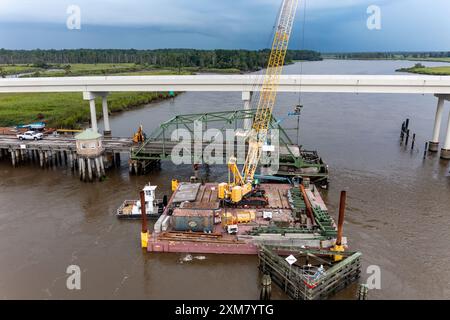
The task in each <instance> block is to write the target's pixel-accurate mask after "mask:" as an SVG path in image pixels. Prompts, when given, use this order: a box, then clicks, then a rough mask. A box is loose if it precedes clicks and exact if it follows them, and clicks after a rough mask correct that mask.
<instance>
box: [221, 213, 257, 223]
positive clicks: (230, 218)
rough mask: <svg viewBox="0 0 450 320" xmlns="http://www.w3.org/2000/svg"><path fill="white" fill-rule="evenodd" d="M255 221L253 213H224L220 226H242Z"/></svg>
mask: <svg viewBox="0 0 450 320" xmlns="http://www.w3.org/2000/svg"><path fill="white" fill-rule="evenodd" d="M255 219H256V214H255V212H254V211H247V212H242V213H237V214H236V215H233V214H231V213H229V212H226V213H224V214H223V215H222V225H223V226H229V225H233V224H243V223H250V222H252V221H254V220H255Z"/></svg>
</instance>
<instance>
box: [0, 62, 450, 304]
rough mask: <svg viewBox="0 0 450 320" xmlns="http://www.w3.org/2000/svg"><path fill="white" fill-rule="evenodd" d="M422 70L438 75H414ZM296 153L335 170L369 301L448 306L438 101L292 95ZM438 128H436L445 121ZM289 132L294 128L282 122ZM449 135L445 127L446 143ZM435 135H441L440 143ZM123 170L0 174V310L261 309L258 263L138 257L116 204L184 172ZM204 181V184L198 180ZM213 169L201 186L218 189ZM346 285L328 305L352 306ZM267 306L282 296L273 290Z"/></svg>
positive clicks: (350, 66)
mask: <svg viewBox="0 0 450 320" xmlns="http://www.w3.org/2000/svg"><path fill="white" fill-rule="evenodd" d="M413 63H414V62H408V61H356V60H355V61H338V60H325V61H320V62H304V63H302V64H300V63H296V64H293V65H289V66H287V67H286V68H285V72H286V73H293V74H294V73H300V72H301V70H302V72H303V73H304V74H395V72H394V70H395V69H397V68H401V67H408V66H411V65H412V64H413ZM423 64H425V65H427V66H434V65H442V64H443V63H432V62H423ZM301 98H302V103H303V104H304V108H303V111H302V115H301V124H300V125H301V128H300V142H301V144H303V145H304V146H305V148H306V149H317V150H318V151H319V154H320V155H321V156H322V157H323V159H324V160H325V161H326V162H327V163H328V165H329V167H330V179H331V183H330V188H329V190H328V191H324V192H323V197H324V199H325V201H326V202H327V204H328V207H329V210H330V212H331V214H332V215H333V216H334V217H336V216H337V208H338V201H339V192H340V191H341V190H347V193H348V199H347V205H348V209H347V212H346V223H345V225H344V234H345V235H346V236H347V237H348V239H349V243H350V246H351V249H354V250H359V251H361V252H362V253H363V270H362V277H361V281H365V280H366V279H367V278H368V276H369V274H368V273H367V272H366V270H367V267H368V266H370V265H376V266H379V267H380V270H381V289H379V290H378V289H373V290H370V292H369V299H394V298H397V299H408V298H411V299H438V298H447V299H449V298H450V286H449V284H450V267H449V262H450V250H448V245H449V244H450V233H449V230H450V196H449V195H450V175H449V162H448V161H442V160H440V159H439V157H438V155H434V154H431V155H428V156H427V158H426V159H425V160H423V159H422V154H423V148H424V144H425V142H426V141H428V140H429V138H430V136H431V132H432V126H433V121H434V114H435V109H436V103H437V101H436V98H434V97H433V96H420V95H403V94H398V95H394V94H377V95H375V94H310V93H303V94H302V95H301ZM298 100H299V94H296V93H290V94H288V93H281V94H279V99H278V101H277V106H276V108H275V116H277V117H278V118H283V117H284V116H285V115H286V114H287V113H288V112H289V111H291V110H292V108H293V106H295V104H297V103H298ZM235 108H242V101H241V95H240V93H211V92H209V93H194V92H188V93H183V94H181V95H179V96H178V97H176V98H175V99H174V101H162V102H158V103H153V104H150V105H146V106H143V107H142V108H139V109H135V110H132V111H127V112H124V113H120V114H117V115H114V116H112V117H111V127H112V131H113V134H114V135H117V136H131V135H132V133H133V132H134V131H135V130H136V129H137V127H138V125H139V124H143V126H144V130H145V131H146V132H148V133H149V132H150V131H152V130H153V129H154V128H155V127H156V126H157V125H159V124H160V123H161V122H162V121H165V120H168V119H169V118H170V117H172V116H174V115H176V114H183V113H194V112H195V113H198V112H209V111H221V110H232V109H235ZM407 117H408V118H410V119H411V122H410V128H411V131H412V132H415V133H416V135H417V142H416V145H417V148H416V149H415V150H414V151H410V150H409V148H408V149H405V148H404V147H402V146H400V145H399V133H400V125H401V123H402V121H403V120H404V119H405V118H407ZM446 118H447V117H446V116H444V119H446ZM283 126H285V127H289V126H291V127H293V126H295V121H294V120H291V119H290V118H288V119H286V120H285V121H284V122H283ZM445 127H446V125H445V123H443V125H442V131H444V129H445ZM441 136H443V135H441ZM126 161H127V159H125V158H122V167H121V168H120V169H117V170H113V171H110V172H108V179H107V180H106V181H104V182H101V183H92V184H89V183H83V182H80V181H79V179H78V178H77V176H74V175H73V174H72V173H71V172H70V170H67V169H65V168H62V167H58V168H52V169H44V170H42V169H40V168H39V167H37V166H35V165H31V164H30V165H22V166H20V167H18V168H12V167H11V164H10V162H8V161H6V160H5V161H1V162H0V298H4V299H15V298H25V299H30V298H37V299H80V298H86V299H89V298H98V299H103V298H105V299H114V298H123V299H133V298H136V299H171V298H172V299H221V298H224V299H227V298H235V299H257V298H258V296H259V281H260V278H259V273H258V269H257V258H256V257H251V256H250V257H249V256H220V255H207V256H206V259H205V260H197V259H194V260H193V261H191V262H182V260H181V259H182V258H183V256H184V255H182V254H148V253H145V252H143V251H142V250H141V249H140V246H139V245H140V243H139V232H140V224H139V222H137V221H119V220H117V219H116V217H115V216H114V214H115V210H116V208H117V207H118V206H119V205H120V204H121V202H122V201H123V200H124V199H134V198H136V197H137V194H138V192H139V190H140V189H141V188H142V186H143V185H144V184H145V183H147V182H151V183H152V184H156V185H158V189H157V192H158V193H159V194H160V195H162V194H165V193H169V190H170V180H171V179H172V178H174V177H175V178H178V179H179V180H188V179H189V176H190V175H191V174H192V170H191V168H190V167H189V166H183V167H176V166H174V165H173V164H170V163H163V165H162V169H161V170H160V171H154V172H151V173H149V174H148V175H146V176H130V175H129V174H128V167H127V165H126ZM201 172H202V173H203V174H204V172H203V171H201ZM225 173H226V171H225V168H223V167H212V169H211V173H210V176H209V177H210V179H216V178H221V177H224V176H225ZM72 264H75V265H78V266H80V268H81V270H82V276H81V290H68V289H67V288H66V278H67V274H66V268H67V267H68V266H69V265H72ZM355 287H356V286H355V285H354V286H352V287H350V288H348V289H346V290H344V291H342V292H341V293H339V294H337V295H336V296H335V297H334V298H340V299H353V298H354V290H355ZM274 298H275V299H283V298H285V296H284V295H283V294H282V292H281V291H280V290H279V289H275V290H274Z"/></svg>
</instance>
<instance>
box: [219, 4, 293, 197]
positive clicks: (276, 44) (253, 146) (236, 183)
mask: <svg viewBox="0 0 450 320" xmlns="http://www.w3.org/2000/svg"><path fill="white" fill-rule="evenodd" d="M297 5H298V0H283V3H282V5H281V10H280V15H279V17H278V21H277V24H276V29H275V35H274V39H273V42H272V48H271V52H270V57H269V62H268V64H267V69H266V73H265V75H264V80H263V84H262V87H261V89H260V91H261V92H260V95H259V100H258V107H257V111H256V114H255V118H254V120H253V124H252V130H251V132H250V136H249V149H248V153H247V157H246V160H245V164H244V168H243V171H242V175H241V173H240V172H239V170H238V169H237V165H236V158H234V157H232V158H230V160H229V162H228V168H229V171H230V175H231V174H232V175H233V179H231V177H230V179H229V182H228V183H221V184H219V198H221V199H230V200H231V202H233V203H238V202H239V201H241V200H242V198H243V197H244V196H245V195H246V194H248V193H249V192H250V191H252V183H253V179H254V175H255V172H256V168H257V166H258V163H259V160H260V158H261V153H262V146H263V144H264V143H265V141H266V138H267V131H268V127H269V123H270V120H271V117H272V110H273V107H274V105H275V100H276V96H277V91H278V85H279V83H280V76H281V73H282V70H283V65H284V61H285V58H286V52H287V49H288V44H289V38H290V36H291V32H292V26H293V23H294V18H295V13H296V11H297Z"/></svg>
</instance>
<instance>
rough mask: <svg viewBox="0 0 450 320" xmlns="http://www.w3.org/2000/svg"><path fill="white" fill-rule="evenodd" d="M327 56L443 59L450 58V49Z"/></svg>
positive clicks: (331, 56) (334, 54) (332, 56)
mask: <svg viewBox="0 0 450 320" xmlns="http://www.w3.org/2000/svg"><path fill="white" fill-rule="evenodd" d="M323 56H324V57H325V58H327V57H328V58H336V59H410V58H413V59H430V58H431V59H442V58H450V51H441V52H354V53H328V54H323Z"/></svg>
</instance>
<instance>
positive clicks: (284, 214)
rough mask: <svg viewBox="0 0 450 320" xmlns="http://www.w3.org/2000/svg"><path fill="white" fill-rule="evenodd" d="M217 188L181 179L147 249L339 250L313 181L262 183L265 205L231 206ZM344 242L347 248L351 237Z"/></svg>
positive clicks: (233, 251) (232, 251)
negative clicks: (269, 248) (264, 246)
mask: <svg viewBox="0 0 450 320" xmlns="http://www.w3.org/2000/svg"><path fill="white" fill-rule="evenodd" d="M217 188H218V184H217V183H206V184H200V183H179V184H178V185H177V188H176V189H175V191H174V193H173V194H172V196H171V199H170V200H169V202H168V204H167V206H166V207H165V210H164V213H163V214H162V215H161V216H160V217H159V218H158V220H157V221H156V223H155V224H154V228H153V231H152V232H150V233H151V234H149V235H148V241H147V242H146V246H147V251H149V252H178V253H217V254H255V255H257V254H258V252H259V251H258V250H259V249H258V248H259V246H261V245H272V246H273V245H276V246H283V247H290V248H308V249H317V250H332V249H334V247H335V244H336V238H337V226H336V224H335V222H334V221H333V219H332V218H331V217H330V216H329V215H328V211H327V208H326V206H325V203H324V202H323V200H322V198H321V196H320V193H319V191H318V189H317V187H315V185H314V184H310V183H309V180H308V179H305V180H304V181H303V182H302V184H301V185H300V186H293V185H291V184H261V185H260V188H261V189H263V190H264V191H265V194H266V196H267V199H268V204H267V205H266V206H264V207H257V206H243V207H229V206H226V205H224V204H223V203H222V202H221V201H220V199H218V197H217V192H218V191H217V190H218V189H217ZM302 190H303V191H302ZM305 197H306V198H305ZM305 199H306V200H305ZM340 242H341V246H343V247H346V245H347V242H346V238H345V237H342V238H341V241H340Z"/></svg>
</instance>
